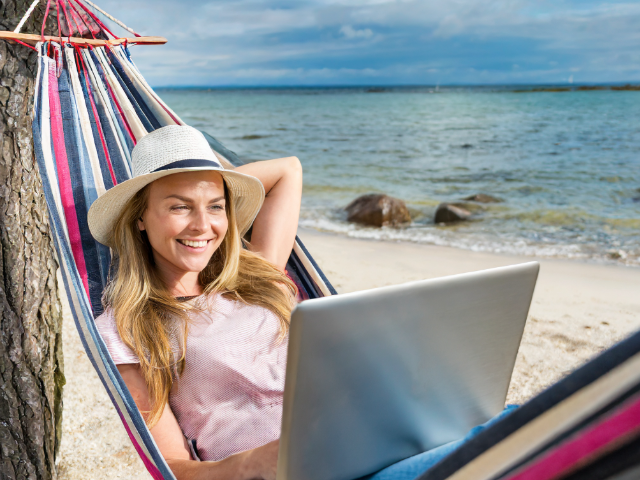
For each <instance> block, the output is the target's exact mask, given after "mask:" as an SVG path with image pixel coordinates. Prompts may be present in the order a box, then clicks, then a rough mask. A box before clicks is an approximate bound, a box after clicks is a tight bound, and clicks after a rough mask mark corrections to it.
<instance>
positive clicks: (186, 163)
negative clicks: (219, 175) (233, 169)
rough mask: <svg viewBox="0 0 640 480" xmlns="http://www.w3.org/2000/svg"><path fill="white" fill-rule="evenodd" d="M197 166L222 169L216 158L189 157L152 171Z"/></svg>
mask: <svg viewBox="0 0 640 480" xmlns="http://www.w3.org/2000/svg"><path fill="white" fill-rule="evenodd" d="M195 167H215V168H219V169H222V165H220V164H219V163H218V162H216V161H214V160H202V159H195V158H192V159H187V160H178V161H176V162H171V163H168V164H167V165H165V166H163V167H160V168H156V169H155V170H153V171H152V172H151V173H154V172H161V171H163V170H171V169H173V168H195Z"/></svg>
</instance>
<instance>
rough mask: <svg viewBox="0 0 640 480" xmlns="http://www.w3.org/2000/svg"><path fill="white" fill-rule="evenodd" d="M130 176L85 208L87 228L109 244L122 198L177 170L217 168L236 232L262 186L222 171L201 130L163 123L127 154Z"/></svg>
mask: <svg viewBox="0 0 640 480" xmlns="http://www.w3.org/2000/svg"><path fill="white" fill-rule="evenodd" d="M131 163H132V167H133V178H131V179H129V180H127V181H125V182H122V183H120V184H119V185H116V186H114V187H113V188H112V189H110V190H108V191H107V192H106V193H105V194H104V195H102V196H101V197H100V198H98V199H97V200H96V201H95V202H93V205H91V208H90V209H89V216H88V221H89V230H90V231H91V234H92V235H93V237H94V238H95V239H96V240H97V241H98V242H100V243H102V244H104V245H107V246H109V247H110V246H112V245H111V235H112V232H113V230H114V227H115V223H116V221H117V220H118V218H119V217H120V214H121V212H122V209H123V208H124V207H125V206H126V205H127V202H128V201H129V200H130V199H131V198H132V197H133V196H134V195H135V194H136V193H137V192H139V191H140V190H142V189H143V188H144V187H145V186H147V185H148V184H150V183H151V182H153V181H154V180H157V179H159V178H162V177H166V176H167V175H173V174H174V173H181V172H194V171H209V170H213V171H216V172H219V173H220V175H222V178H223V179H224V182H225V184H226V186H227V190H228V192H229V195H230V196H231V198H232V201H233V205H234V206H235V211H236V219H237V222H238V230H239V232H240V235H244V234H245V233H246V232H247V230H249V227H250V226H251V224H252V223H253V220H254V219H255V218H256V215H257V214H258V212H259V211H260V207H261V206H262V202H263V201H264V187H263V186H262V183H261V182H260V180H258V179H257V178H255V177H252V176H251V175H245V174H243V173H239V172H235V171H233V170H226V169H225V168H223V166H222V165H221V164H220V162H219V161H218V159H217V158H216V156H215V154H214V153H213V151H212V150H211V147H210V146H209V143H208V142H207V140H206V139H205V138H204V135H202V133H200V132H199V131H198V130H196V129H195V128H193V127H188V126H181V125H169V126H167V127H162V128H159V129H158V130H155V131H153V132H151V133H149V134H148V135H145V136H144V137H142V138H141V139H140V141H139V142H138V143H137V144H136V146H135V148H134V149H133V154H132V156H131Z"/></svg>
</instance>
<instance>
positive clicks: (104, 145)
mask: <svg viewBox="0 0 640 480" xmlns="http://www.w3.org/2000/svg"><path fill="white" fill-rule="evenodd" d="M76 48H77V47H76ZM78 57H79V58H80V64H81V65H82V73H83V74H84V79H85V82H86V84H87V93H88V94H89V101H90V102H91V111H92V112H93V118H94V119H95V121H96V126H97V127H98V133H99V134H100V141H101V142H102V149H103V150H104V155H105V158H106V160H107V166H108V167H109V173H110V174H111V180H113V185H117V184H118V182H117V181H116V174H115V173H114V171H113V165H111V157H110V156H109V150H108V149H107V142H106V141H105V140H104V134H103V133H102V125H101V124H100V116H99V115H98V110H97V109H96V104H95V102H94V101H93V92H92V91H91V82H90V81H89V75H87V67H86V66H85V64H84V59H83V58H82V54H81V53H80V52H78Z"/></svg>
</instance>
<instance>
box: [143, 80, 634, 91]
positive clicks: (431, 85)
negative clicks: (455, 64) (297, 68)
mask: <svg viewBox="0 0 640 480" xmlns="http://www.w3.org/2000/svg"><path fill="white" fill-rule="evenodd" d="M626 85H632V86H635V85H640V81H639V80H635V81H631V80H629V81H619V82H573V83H568V82H566V81H565V82H555V83H548V82H545V83H447V84H438V83H424V84H422V83H415V84H414V83H384V84H383V83H380V84H374V83H362V84H340V83H336V84H281V85H279V84H255V85H251V84H247V85H154V86H152V88H154V89H170V90H180V89H184V90H187V89H192V90H196V89H197V90H203V89H217V90H223V89H271V88H272V89H278V88H301V89H302V88H464V87H467V88H469V87H484V88H491V87H494V88H495V87H562V88H576V87H592V86H593V87H614V86H626Z"/></svg>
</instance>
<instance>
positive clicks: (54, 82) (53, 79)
mask: <svg viewBox="0 0 640 480" xmlns="http://www.w3.org/2000/svg"><path fill="white" fill-rule="evenodd" d="M49 108H50V110H51V138H52V139H53V149H54V152H55V155H56V166H57V170H58V183H59V185H60V197H61V198H62V207H63V209H64V217H65V219H66V221H67V229H68V231H69V241H70V242H71V251H72V252H73V258H74V259H75V261H76V266H77V267H78V272H79V273H80V278H82V283H83V285H84V289H85V291H86V292H87V296H89V281H88V279H87V266H86V265H85V263H84V251H83V250H82V239H81V237H80V226H79V225H78V216H77V214H76V205H75V202H74V201H73V188H72V186H71V175H70V173H69V161H68V159H67V149H66V147H65V145H64V131H63V128H62V113H61V111H60V97H59V96H58V77H57V75H56V67H55V65H53V64H49Z"/></svg>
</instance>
